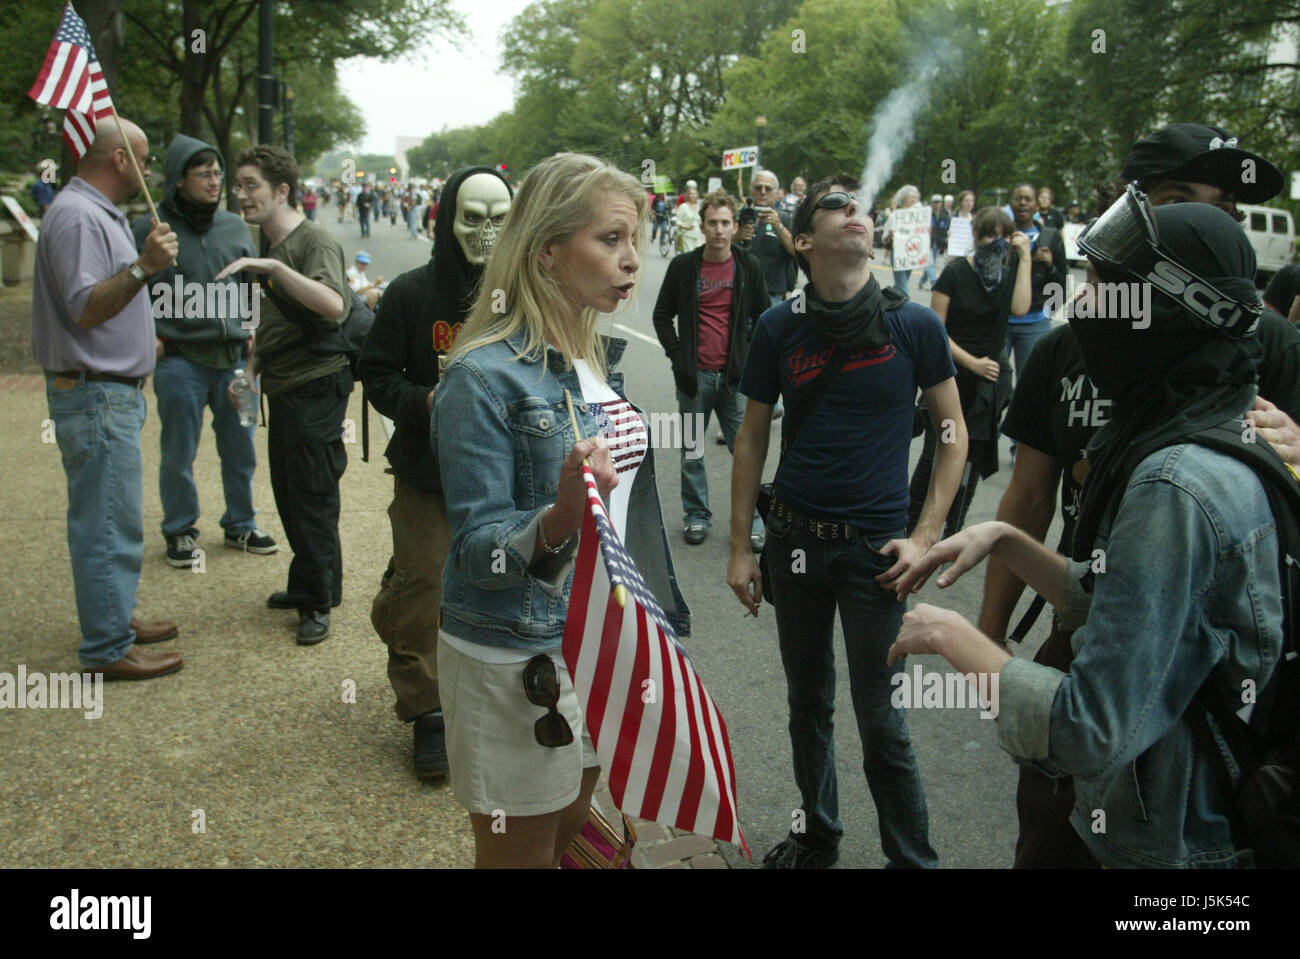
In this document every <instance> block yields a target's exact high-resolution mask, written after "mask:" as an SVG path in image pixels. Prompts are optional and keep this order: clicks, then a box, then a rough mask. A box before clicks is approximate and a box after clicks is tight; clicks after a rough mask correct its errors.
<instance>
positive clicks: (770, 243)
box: [737, 210, 794, 296]
mask: <svg viewBox="0 0 1300 959" xmlns="http://www.w3.org/2000/svg"><path fill="white" fill-rule="evenodd" d="M777 216H779V217H781V222H782V223H783V224H784V225H785V228H786V229H787V230H788V229H789V228H790V224H789V223H787V222H786V219H785V217H784V216H782V215H781V211H780V210H778V211H777ZM737 245H738V246H739V247H740V248H741V249H742V250H745V251H747V252H748V253H750V254H752V255H753V256H755V257H757V258H758V262H759V264H760V265H761V266H762V267H763V282H764V284H766V286H767V292H768V295H769V296H775V295H777V294H781V293H788V292H790V290H791V289H793V288H794V276H793V274H794V270H793V269H792V268H793V267H794V257H792V256H791V255H790V254H789V253H787V252H786V249H785V244H783V243H782V242H781V237H780V236H779V235H778V234H777V231H776V227H775V226H773V225H772V224H771V223H755V224H754V236H753V239H751V240H750V241H749V242H748V243H740V244H737Z"/></svg>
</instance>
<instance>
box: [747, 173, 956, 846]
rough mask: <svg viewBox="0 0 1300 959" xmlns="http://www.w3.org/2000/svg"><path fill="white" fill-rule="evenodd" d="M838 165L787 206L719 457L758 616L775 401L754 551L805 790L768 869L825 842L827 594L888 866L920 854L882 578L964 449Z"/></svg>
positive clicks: (831, 756) (831, 798)
mask: <svg viewBox="0 0 1300 959" xmlns="http://www.w3.org/2000/svg"><path fill="white" fill-rule="evenodd" d="M857 188H858V184H857V181H856V180H855V179H854V178H853V177H851V176H846V175H836V176H833V177H828V178H826V179H824V180H821V181H819V182H818V183H816V184H814V185H813V186H812V187H811V188H810V189H809V190H808V194H807V196H806V197H805V199H804V201H803V202H802V203H800V205H799V209H798V211H797V212H796V213H795V218H794V227H793V234H794V247H795V250H796V255H797V256H798V259H799V265H800V267H802V268H803V270H804V272H805V273H806V274H807V275H808V276H809V277H811V282H810V283H809V284H808V285H807V286H805V287H804V288H803V290H802V291H800V292H799V294H797V295H796V296H795V297H793V298H792V299H791V300H789V301H787V302H786V303H782V304H781V305H779V306H777V307H774V308H771V309H769V310H768V311H767V312H766V313H764V314H763V316H762V318H761V319H760V320H759V321H758V325H757V327H756V328H755V330H754V337H753V340H752V342H751V344H750V348H749V354H748V358H747V359H746V361H745V370H744V373H743V375H742V376H741V381H740V391H741V392H742V393H744V394H745V396H746V397H747V398H748V400H747V405H746V408H745V419H744V422H743V423H742V424H741V427H740V432H739V434H738V435H737V437H736V449H735V460H734V464H733V466H732V473H731V556H730V562H729V565H728V568H727V584H728V585H729V586H730V587H731V588H732V590H733V591H734V592H735V594H736V596H737V597H738V598H739V599H740V601H741V603H742V604H743V605H744V606H745V608H746V609H748V610H749V612H750V613H752V614H754V615H758V605H759V603H760V602H762V600H763V595H764V587H763V579H762V577H761V575H760V571H759V564H758V563H757V562H756V561H755V558H754V555H753V553H752V551H751V549H750V541H749V532H750V516H751V514H752V511H753V509H754V505H755V502H756V500H757V497H758V492H759V482H760V481H761V477H762V475H763V464H764V463H765V461H766V459H767V451H768V450H767V448H768V434H769V430H770V426H771V421H772V407H773V405H774V404H775V403H776V401H777V399H778V398H779V397H781V396H784V397H785V404H786V409H787V411H788V412H787V415H786V417H785V423H784V429H783V431H782V438H781V445H782V455H781V462H780V465H779V467H778V468H777V473H776V480H775V483H774V489H773V491H772V498H771V506H770V509H769V511H768V515H767V545H766V547H765V548H764V555H765V559H766V562H767V565H768V568H769V573H770V585H771V588H772V595H771V596H770V597H768V598H769V599H770V600H771V601H772V602H773V603H774V605H775V608H776V625H777V636H778V641H779V643H780V647H781V661H782V663H783V665H784V667H785V675H786V684H787V689H788V701H789V705H790V741H791V747H792V751H793V754H794V775H795V782H796V783H797V784H798V787H799V792H800V796H801V800H802V804H801V811H802V813H803V815H802V816H801V817H797V818H796V821H795V824H794V828H792V829H791V832H790V835H789V836H788V837H787V838H786V839H785V840H784V841H783V842H781V843H780V844H778V845H777V846H776V847H775V848H774V849H772V850H771V852H769V853H768V855H767V857H766V858H765V859H764V861H763V864H764V865H765V866H767V867H769V868H779V869H816V868H825V867H827V866H830V865H831V864H833V863H834V862H835V861H836V860H837V858H838V855H839V851H838V850H839V843H840V837H841V836H842V835H843V833H844V826H843V824H842V823H841V822H840V818H839V799H838V786H837V784H836V775H835V750H834V746H833V734H834V724H833V722H832V718H831V717H832V714H833V712H834V702H835V656H834V651H833V649H832V645H831V643H832V639H833V627H834V616H835V610H836V607H838V608H839V614H840V620H841V623H842V625H843V628H844V643H845V648H846V651H847V653H848V666H849V685H850V689H851V690H852V695H853V709H854V713H855V715H856V718H857V724H858V732H859V734H860V736H861V738H862V746H863V751H864V753H865V760H864V766H863V768H864V771H865V772H866V776H867V784H868V785H869V787H870V789H871V795H872V798H873V799H874V801H875V804H876V812H877V815H878V817H879V821H880V838H881V844H882V846H883V849H884V853H885V857H886V859H887V860H888V862H889V864H890V865H892V866H897V867H916V868H923V867H935V866H937V865H938V861H939V860H938V856H937V855H936V853H935V851H934V848H933V847H932V846H931V845H930V839H929V818H928V814H927V811H926V804H925V791H924V789H923V788H922V786H921V777H920V773H919V772H918V770H917V766H916V757H915V756H914V755H913V753H912V746H911V741H910V738H909V736H908V731H907V722H906V719H905V713H904V710H902V709H899V708H894V706H893V704H892V701H891V700H892V693H893V689H894V683H893V681H892V677H893V676H894V674H895V673H896V672H899V671H901V670H902V669H903V665H902V663H901V662H900V663H899V664H898V665H896V666H895V667H893V668H890V667H889V666H887V665H886V654H887V652H888V650H889V646H890V644H891V643H892V642H893V640H894V637H895V635H896V634H897V632H898V629H899V627H900V625H901V623H902V618H903V612H904V606H903V604H901V603H899V602H898V601H897V600H896V599H895V597H894V594H893V591H892V584H893V583H894V582H895V581H896V580H897V578H898V577H899V576H900V575H901V574H902V573H904V572H905V571H906V570H907V569H908V568H909V567H910V565H911V563H912V562H914V561H915V560H916V559H918V558H919V557H920V556H921V555H922V554H923V553H924V552H925V551H926V549H927V548H929V546H930V545H932V544H933V543H934V542H935V541H936V540H937V539H938V538H939V536H940V533H941V530H942V528H943V522H944V517H945V516H946V515H947V513H948V508H949V506H950V505H951V503H952V499H953V496H954V494H955V493H956V492H957V486H958V483H959V481H960V479H961V474H962V469H963V467H964V466H965V463H966V447H967V441H966V427H965V423H964V421H963V419H962V413H961V401H960V399H959V397H958V394H957V384H956V368H955V367H954V366H953V362H952V355H951V353H950V352H949V349H948V336H947V333H946V332H945V330H944V327H943V323H942V322H941V321H940V320H939V317H938V316H937V315H936V314H935V313H934V311H933V310H930V309H929V308H928V307H924V306H921V305H920V304H917V303H912V302H909V301H908V300H907V298H906V297H905V296H904V295H903V294H900V293H898V292H897V291H896V290H893V289H889V290H882V289H881V288H880V285H879V284H878V283H877V282H876V280H875V279H874V278H873V277H872V275H871V244H872V232H873V228H874V223H873V221H872V217H871V215H870V214H869V212H868V211H867V210H865V209H864V208H862V207H860V206H859V205H858V201H857V195H856V193H855V192H854V191H856V190H857ZM918 388H919V389H921V390H922V391H923V392H924V394H925V399H926V405H927V407H928V409H929V411H930V416H931V418H932V421H933V422H934V425H935V429H936V430H938V431H940V432H941V433H942V434H944V436H945V439H951V442H944V443H942V444H940V448H939V451H938V453H937V454H936V460H935V469H934V473H933V474H932V476H931V480H930V488H929V492H928V494H927V495H926V498H925V506H924V508H923V509H922V511H921V516H920V520H919V523H918V525H917V527H916V529H915V531H914V532H913V533H912V535H911V536H910V537H909V536H906V534H905V529H906V526H907V506H908V489H907V487H908V472H907V464H908V451H909V449H910V447H911V442H912V419H913V416H912V413H913V409H914V407H913V400H914V399H915V397H916V391H917V389H918Z"/></svg>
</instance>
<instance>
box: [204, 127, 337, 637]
mask: <svg viewBox="0 0 1300 959" xmlns="http://www.w3.org/2000/svg"><path fill="white" fill-rule="evenodd" d="M232 189H234V191H235V195H236V196H237V197H238V198H239V207H240V210H241V211H242V212H243V214H244V219H245V220H246V221H247V222H249V223H255V224H257V225H258V226H259V227H261V230H262V248H263V255H262V256H260V257H239V258H238V259H236V260H233V261H231V262H230V263H229V264H228V265H227V266H226V267H225V268H224V269H223V270H222V271H221V272H220V273H218V274H217V277H216V278H217V279H218V280H220V279H223V278H224V277H226V276H229V275H231V274H233V273H237V272H239V271H240V270H247V271H249V272H251V273H256V274H258V275H259V276H260V277H262V286H263V287H264V289H265V290H266V298H265V299H264V300H263V302H262V316H261V324H260V326H259V327H258V332H257V346H256V348H255V349H254V350H253V352H252V354H251V355H250V356H249V359H248V366H247V367H246V370H247V372H248V374H249V376H250V378H252V377H255V376H256V375H257V374H259V373H260V374H261V376H262V381H261V385H262V388H263V389H264V390H265V391H266V396H267V401H268V407H269V416H270V426H269V429H268V431H267V454H268V457H269V459H270V466H271V490H272V492H273V493H274V494H275V505H276V509H277V510H278V511H279V513H280V522H281V523H283V524H284V532H285V535H286V536H288V538H289V546H290V548H292V550H293V561H292V562H291V563H290V564H289V582H288V588H287V589H285V590H282V591H280V592H276V593H272V594H271V596H270V598H269V599H267V601H266V602H267V605H268V606H270V607H271V608H272V609H296V610H297V611H298V644H299V645H300V646H311V645H315V644H316V643H319V642H320V641H321V640H323V639H325V638H326V637H327V636H329V626H330V609H331V608H332V607H334V606H337V605H339V603H340V602H342V600H343V552H342V549H341V547H340V545H339V505H340V504H339V480H340V479H341V478H342V476H343V471H344V470H345V469H346V468H347V463H348V457H347V453H346V451H345V450H344V448H343V417H344V416H346V415H347V408H348V396H349V395H350V394H351V393H352V370H351V368H350V366H349V363H348V357H347V356H346V354H344V353H342V352H324V351H321V350H317V349H313V346H314V345H316V343H317V341H318V340H319V339H320V338H321V337H322V336H325V335H328V334H330V333H334V332H337V331H338V330H339V329H340V328H341V327H342V326H343V324H344V322H345V321H346V320H347V318H348V314H349V313H350V312H351V310H352V291H351V290H350V289H349V288H348V281H347V278H346V276H345V269H344V259H343V248H342V247H341V246H339V243H338V241H337V240H335V239H334V238H333V237H332V236H331V235H330V234H329V233H328V232H326V230H325V229H324V228H323V227H321V226H318V225H316V224H315V223H313V222H311V221H310V220H308V219H307V218H306V217H305V216H303V215H302V213H301V212H299V210H298V209H297V207H296V205H295V197H296V195H297V189H298V164H297V162H296V161H295V160H294V158H293V157H292V156H291V155H290V154H289V152H288V151H287V150H285V149H284V148H283V147H277V146H269V145H266V144H262V145H259V146H256V147H252V148H251V149H248V150H245V151H244V152H243V153H241V154H240V155H239V159H238V161H237V163H236V169H235V182H234V185H233V187H232ZM231 399H232V400H233V399H234V396H233V394H232V396H231Z"/></svg>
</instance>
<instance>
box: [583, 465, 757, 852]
mask: <svg viewBox="0 0 1300 959" xmlns="http://www.w3.org/2000/svg"><path fill="white" fill-rule="evenodd" d="M582 471H583V476H584V478H585V479H586V482H587V506H588V509H587V512H586V516H585V517H584V519H583V524H582V539H581V541H580V545H579V547H578V558H577V564H576V567H575V569H574V573H573V589H572V592H571V593H570V598H569V619H568V622H567V624H566V625H565V628H564V661H565V664H566V665H567V666H568V667H569V675H570V676H571V677H572V678H573V686H574V689H575V690H576V691H577V693H578V698H579V700H580V701H581V702H582V708H583V713H584V720H583V721H584V722H585V724H586V726H587V729H588V730H589V731H590V733H591V740H592V742H593V743H594V744H595V746H596V755H597V756H599V757H600V764H601V765H602V766H603V767H604V768H605V771H606V775H607V776H608V777H609V789H610V795H611V796H612V797H613V799H614V802H615V803H616V804H617V806H618V808H619V809H620V810H622V811H623V812H626V813H631V814H632V815H634V816H640V817H641V818H642V819H649V820H652V821H654V822H659V823H664V824H666V825H670V826H676V827H677V828H678V829H686V830H689V831H691V832H697V833H702V834H703V835H706V836H712V837H713V838H715V839H722V840H724V841H726V842H732V843H736V844H738V845H740V846H741V847H742V848H743V849H744V850H745V854H746V855H749V846H748V844H747V843H746V842H745V837H744V836H743V835H741V832H740V823H739V819H738V816H737V813H736V771H735V767H734V766H733V765H732V762H731V745H730V743H729V742H728V741H727V725H726V723H724V722H723V721H722V716H721V714H719V712H718V710H717V707H715V706H714V705H713V700H712V698H710V696H709V694H708V691H707V690H705V688H704V684H703V683H701V682H700V679H699V677H698V676H696V674H695V670H694V669H693V668H692V666H691V661H690V659H689V658H688V657H687V655H686V651H685V650H684V649H682V646H681V644H680V643H679V642H678V641H677V636H676V634H675V633H674V632H673V628H672V626H670V625H669V623H668V620H667V617H665V616H664V612H663V610H662V609H661V608H660V606H659V603H658V602H657V601H656V600H655V598H654V594H652V593H651V592H650V589H649V587H648V586H647V585H646V583H645V580H644V579H642V577H641V573H640V572H639V571H638V570H637V568H636V566H635V565H634V564H633V562H632V558H631V556H629V555H628V553H627V551H626V550H625V549H624V548H623V544H622V543H621V542H619V539H618V534H617V533H615V531H614V527H613V525H612V524H611V523H610V521H609V516H608V514H607V513H606V512H605V506H604V504H603V503H602V502H601V500H600V493H599V492H598V491H597V489H596V479H595V476H594V475H593V474H592V472H591V468H590V467H589V466H587V465H586V464H585V463H584V464H583V467H582ZM751 858H752V857H751Z"/></svg>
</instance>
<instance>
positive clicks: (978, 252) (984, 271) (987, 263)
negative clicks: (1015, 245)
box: [974, 236, 1011, 293]
mask: <svg viewBox="0 0 1300 959" xmlns="http://www.w3.org/2000/svg"><path fill="white" fill-rule="evenodd" d="M1010 246H1011V244H1010V243H1008V242H1007V238H1006V237H1004V236H1000V237H998V238H997V239H996V240H993V241H992V242H991V243H985V244H984V245H983V246H977V247H975V255H974V259H975V273H976V275H978V276H979V278H980V286H982V287H984V292H985V293H992V292H993V291H994V290H995V289H997V286H998V284H999V283H1001V282H1002V269H1003V267H1004V266H1005V264H1006V261H1007V249H1008V248H1009V247H1010Z"/></svg>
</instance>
